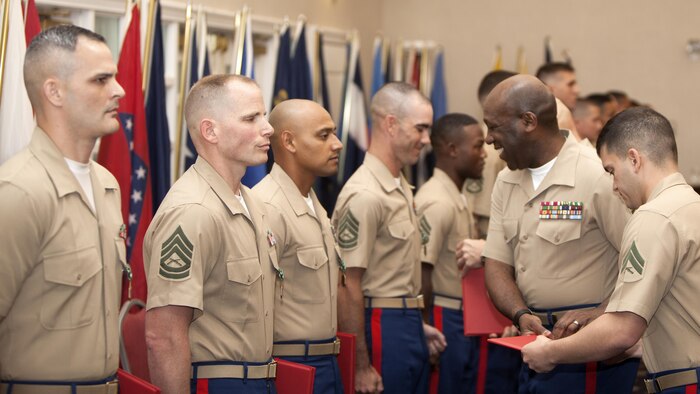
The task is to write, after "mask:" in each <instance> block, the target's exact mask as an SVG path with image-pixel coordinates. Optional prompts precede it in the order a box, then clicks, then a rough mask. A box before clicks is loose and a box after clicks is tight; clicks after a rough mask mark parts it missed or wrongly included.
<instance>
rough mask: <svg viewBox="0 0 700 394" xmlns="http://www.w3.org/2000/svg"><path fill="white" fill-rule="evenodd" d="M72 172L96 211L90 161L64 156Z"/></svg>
mask: <svg viewBox="0 0 700 394" xmlns="http://www.w3.org/2000/svg"><path fill="white" fill-rule="evenodd" d="M64 159H65V160H66V164H68V168H69V169H70V172H72V173H73V176H75V179H77V180H78V183H79V184H80V187H81V188H83V192H84V193H85V197H87V200H88V203H89V204H90V208H92V211H93V212H95V193H94V192H93V191H92V180H91V179H90V163H81V162H78V161H74V160H71V159H69V158H67V157H64Z"/></svg>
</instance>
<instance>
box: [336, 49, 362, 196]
mask: <svg viewBox="0 0 700 394" xmlns="http://www.w3.org/2000/svg"><path fill="white" fill-rule="evenodd" d="M341 111H342V112H341V116H340V124H339V125H338V132H339V134H340V135H339V138H340V140H341V141H342V142H343V150H342V151H341V154H340V167H339V169H338V176H337V179H338V184H339V185H342V184H343V183H345V181H346V180H347V179H348V178H350V176H351V175H352V174H353V173H354V172H355V170H356V169H357V168H358V167H359V166H360V165H361V164H362V161H363V160H364V158H365V152H367V148H368V147H369V141H370V131H369V125H368V118H367V103H366V102H365V94H364V92H363V88H362V73H361V72H360V44H359V38H358V37H357V36H355V37H353V40H352V42H351V43H349V44H348V67H347V74H346V75H345V87H344V91H343V105H342V107H341Z"/></svg>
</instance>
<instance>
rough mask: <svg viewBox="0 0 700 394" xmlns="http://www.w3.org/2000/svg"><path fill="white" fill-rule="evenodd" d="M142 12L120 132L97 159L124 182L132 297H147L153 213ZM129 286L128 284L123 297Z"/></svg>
mask: <svg viewBox="0 0 700 394" xmlns="http://www.w3.org/2000/svg"><path fill="white" fill-rule="evenodd" d="M139 26H140V21H139V10H138V8H137V7H135V6H134V7H133V8H132V10H131V22H130V24H129V29H128V30H127V32H126V36H125V38H124V44H123V45H122V50H121V53H120V55H119V64H118V65H117V68H118V70H119V73H118V74H117V81H118V82H119V83H120V84H121V85H122V87H123V88H124V91H125V96H124V98H123V99H121V100H120V101H119V120H120V124H121V128H120V130H119V132H117V133H114V134H111V135H109V136H107V137H104V138H102V142H101V143H100V152H99V154H98V157H97V160H98V161H99V162H100V163H101V164H102V165H104V166H105V167H106V168H107V169H108V170H109V171H110V172H111V173H112V174H114V176H115V178H117V181H118V182H119V188H120V189H121V196H122V215H123V216H124V223H126V224H127V239H126V244H127V259H128V261H129V264H131V269H132V271H133V281H132V284H131V288H132V292H131V298H138V299H141V300H144V301H145V300H146V276H145V273H144V268H143V250H142V248H143V237H144V235H145V234H146V230H147V229H148V225H149V224H150V222H151V219H152V217H153V205H152V203H151V183H150V181H149V176H150V171H149V159H148V134H147V132H146V115H145V111H144V99H143V91H142V86H141V83H142V82H141V81H142V79H141V77H142V74H141V44H140V37H141V34H140V29H139ZM128 289H129V286H124V291H123V293H122V301H124V300H126V299H127V297H128V296H129V294H128Z"/></svg>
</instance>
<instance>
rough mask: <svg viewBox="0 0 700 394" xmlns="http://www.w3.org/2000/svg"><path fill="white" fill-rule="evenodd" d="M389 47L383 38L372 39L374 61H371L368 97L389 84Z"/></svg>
mask: <svg viewBox="0 0 700 394" xmlns="http://www.w3.org/2000/svg"><path fill="white" fill-rule="evenodd" d="M388 47H389V45H388V43H387V40H385V39H384V38H383V37H379V36H378V37H376V38H375V39H374V60H373V61H372V88H371V90H370V97H373V96H374V94H375V93H377V90H379V89H380V88H381V87H382V86H384V84H386V83H387V82H389V67H388V66H389V48H388Z"/></svg>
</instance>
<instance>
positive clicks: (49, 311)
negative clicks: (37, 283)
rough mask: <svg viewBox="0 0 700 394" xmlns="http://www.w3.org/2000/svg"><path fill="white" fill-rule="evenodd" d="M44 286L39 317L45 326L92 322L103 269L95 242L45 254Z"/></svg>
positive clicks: (57, 326)
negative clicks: (87, 245)
mask: <svg viewBox="0 0 700 394" xmlns="http://www.w3.org/2000/svg"><path fill="white" fill-rule="evenodd" d="M43 260H44V281H45V282H44V290H43V291H42V295H41V309H40V311H39V321H40V322H41V325H42V326H43V327H44V328H46V329H47V330H60V329H72V328H78V327H83V326H87V325H89V324H91V323H93V322H94V321H95V320H96V318H97V316H98V314H99V311H100V310H101V308H100V306H101V305H100V300H102V286H100V283H101V281H100V277H99V276H97V277H96V275H97V273H99V272H100V271H101V270H102V264H101V261H100V256H99V255H98V253H97V248H96V247H94V246H91V247H87V248H83V249H79V250H74V251H70V252H62V253H59V254H52V255H48V256H44V259H43Z"/></svg>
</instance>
